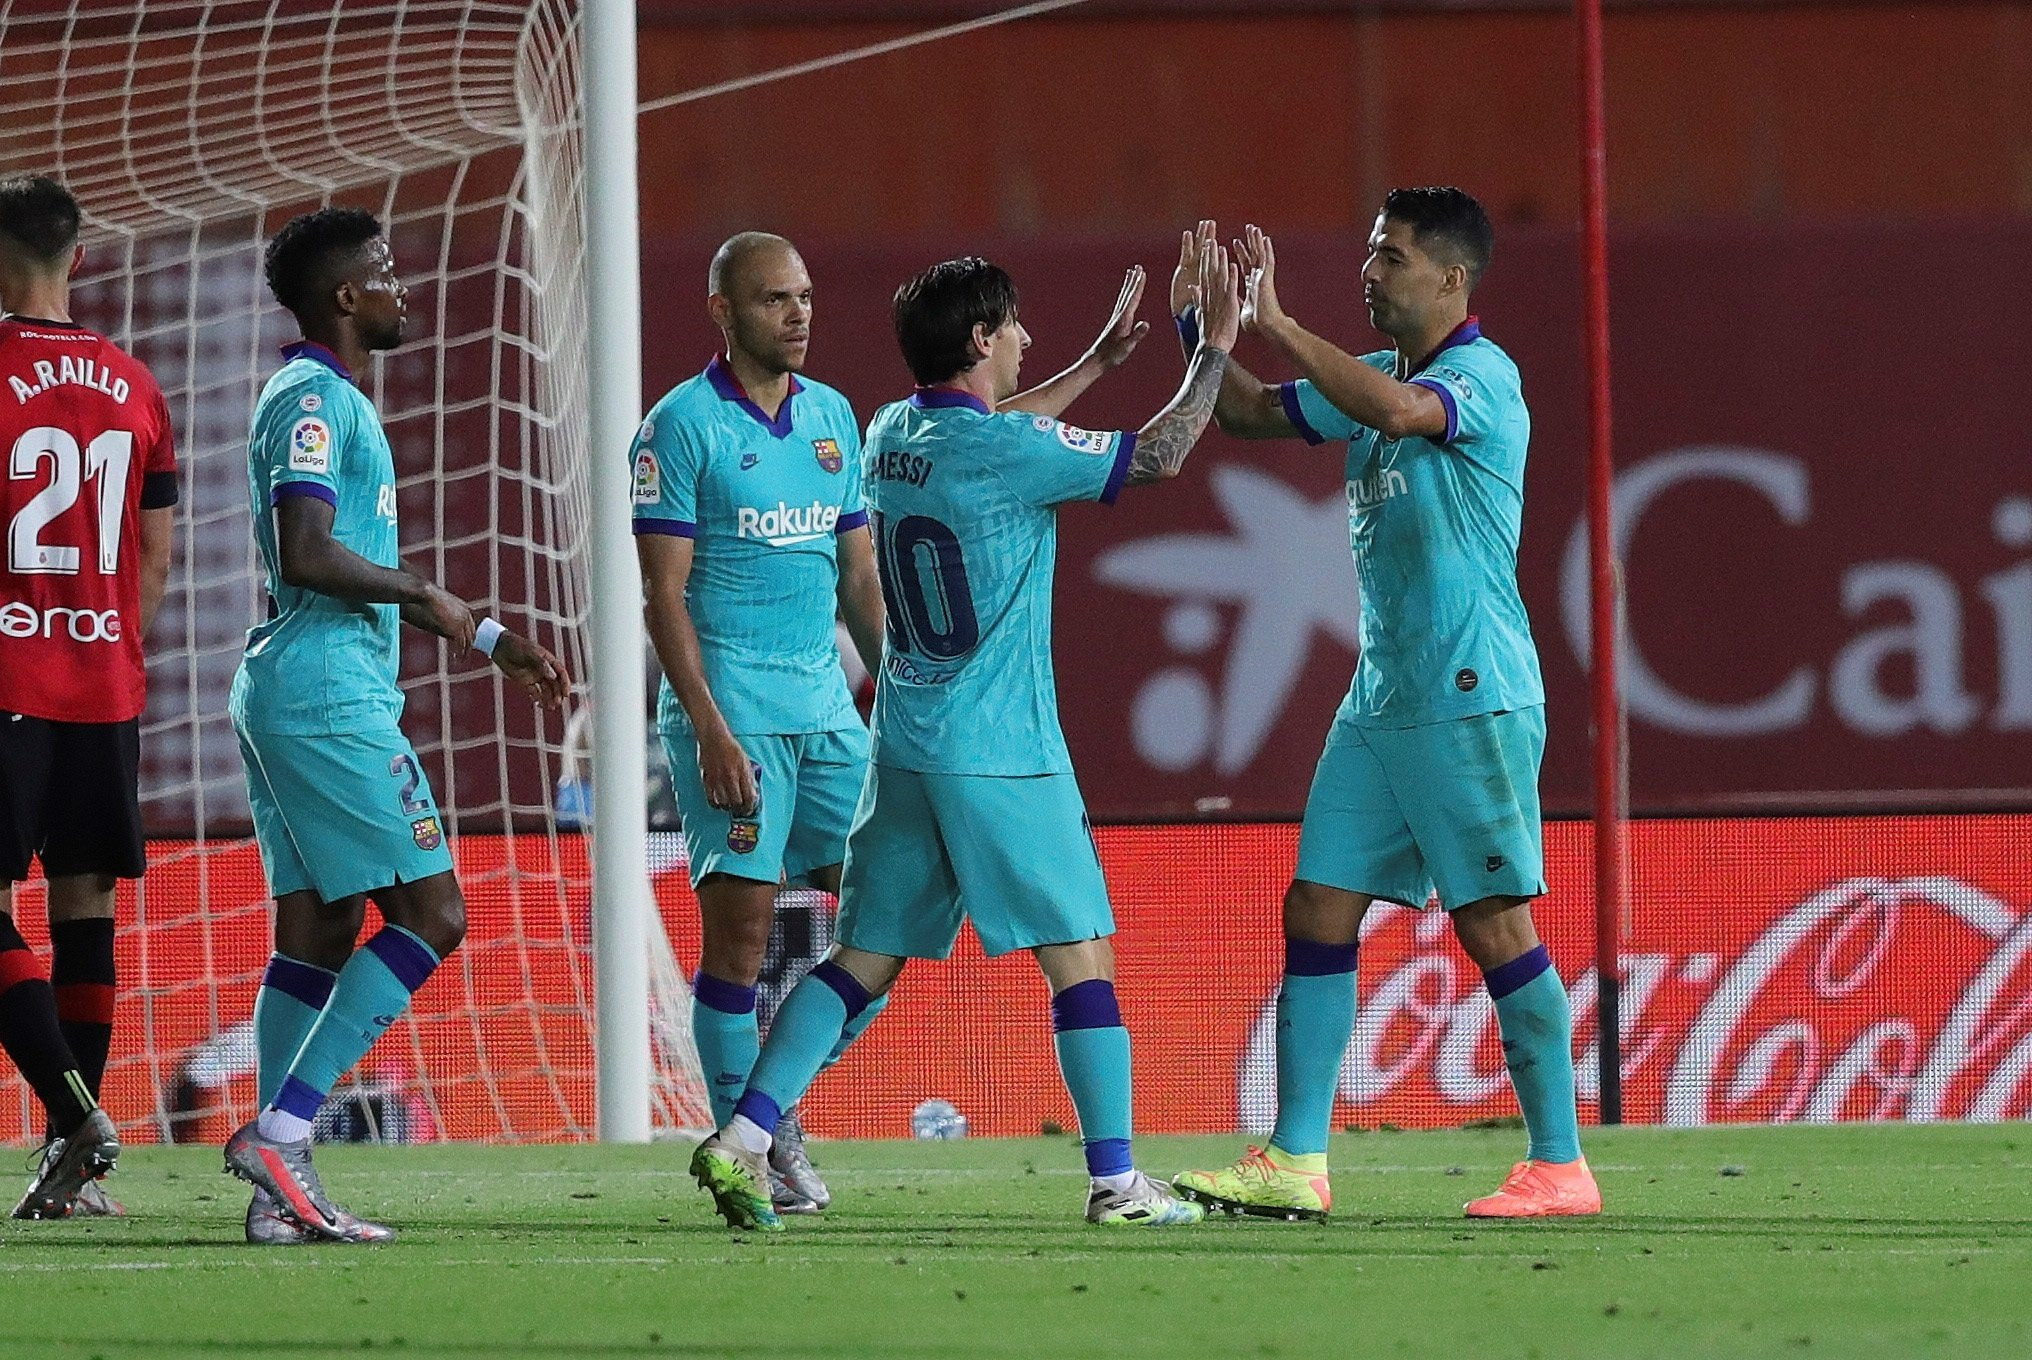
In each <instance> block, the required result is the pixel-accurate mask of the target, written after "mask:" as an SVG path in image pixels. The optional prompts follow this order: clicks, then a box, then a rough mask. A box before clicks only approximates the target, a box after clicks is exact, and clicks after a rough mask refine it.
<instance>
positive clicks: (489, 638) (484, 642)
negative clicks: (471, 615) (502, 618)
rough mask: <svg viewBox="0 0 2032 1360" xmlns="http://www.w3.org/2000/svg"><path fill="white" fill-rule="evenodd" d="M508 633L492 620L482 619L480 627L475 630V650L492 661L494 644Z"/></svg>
mask: <svg viewBox="0 0 2032 1360" xmlns="http://www.w3.org/2000/svg"><path fill="white" fill-rule="evenodd" d="M507 631H508V630H507V629H506V628H503V627H502V626H501V625H500V624H498V623H496V622H494V620H492V619H481V620H480V626H479V627H478V628H475V629H474V630H473V650H474V651H476V652H478V653H479V654H480V655H481V656H484V657H488V658H490V659H491V658H492V657H493V655H494V644H495V643H497V642H499V641H500V640H501V635H502V634H503V633H505V632H507Z"/></svg>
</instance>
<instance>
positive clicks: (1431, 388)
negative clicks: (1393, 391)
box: [1411, 378, 1460, 444]
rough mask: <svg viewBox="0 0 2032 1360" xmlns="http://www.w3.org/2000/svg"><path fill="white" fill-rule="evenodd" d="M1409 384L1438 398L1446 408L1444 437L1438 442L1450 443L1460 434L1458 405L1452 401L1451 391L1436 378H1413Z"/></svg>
mask: <svg viewBox="0 0 2032 1360" xmlns="http://www.w3.org/2000/svg"><path fill="white" fill-rule="evenodd" d="M1411 386H1413V387H1422V388H1424V389H1425V390H1426V391H1428V392H1431V393H1433V394H1434V395H1435V396H1437V397H1438V398H1439V404H1440V405H1441V406H1444V407H1445V408H1446V437H1445V438H1444V439H1442V440H1440V441H1439V442H1440V443H1442V444H1451V443H1453V441H1454V438H1455V436H1457V435H1458V434H1460V406H1459V404H1458V403H1457V402H1455V401H1454V397H1453V393H1452V392H1451V391H1449V390H1448V389H1447V385H1446V384H1445V383H1443V382H1441V381H1440V380H1439V379H1437V378H1413V379H1412V380H1411Z"/></svg>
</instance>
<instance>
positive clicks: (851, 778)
mask: <svg viewBox="0 0 2032 1360" xmlns="http://www.w3.org/2000/svg"><path fill="white" fill-rule="evenodd" d="M739 740H740V743H741V749H742V750H744V751H746V752H747V753H748V759H749V761H750V762H752V763H753V764H755V765H758V766H760V767H761V770H762V776H761V779H760V781H759V783H760V785H761V789H762V805H761V806H760V807H758V808H757V809H756V810H755V815H754V816H752V817H736V816H735V815H734V814H733V813H731V812H727V811H725V810H724V809H721V808H716V807H714V806H713V805H712V804H710V803H708V802H707V801H706V786H705V780H704V779H703V778H701V777H700V775H699V758H698V739H697V738H696V737H695V736H693V735H692V733H691V732H690V731H689V730H685V729H677V730H672V729H668V728H666V729H665V730H664V732H663V753H664V755H665V756H667V757H668V758H669V760H670V784H671V790H672V792H674V793H675V794H676V795H677V811H678V815H679V816H680V817H681V818H683V820H684V848H685V853H686V855H687V856H689V858H690V861H691V883H692V886H693V887H694V888H696V887H697V886H698V885H699V884H700V883H701V882H703V881H704V879H705V877H706V875H707V874H727V875H729V876H731V877H734V878H751V879H754V880H756V881H757V882H761V883H789V884H793V885H795V884H800V883H803V882H804V881H805V877H806V875H808V874H809V873H810V872H811V871H812V870H814V869H823V868H826V867H827V866H828V865H833V864H838V863H839V862H840V861H841V860H842V859H843V858H845V857H846V849H847V828H848V827H849V826H851V825H852V824H853V820H854V804H855V802H856V801H857V800H859V798H860V796H861V783H862V781H863V779H865V778H866V776H867V773H868V729H867V728H865V727H860V726H854V727H844V728H840V729H839V730H837V731H833V732H808V733H804V734H801V735H797V736H743V737H740V738H739Z"/></svg>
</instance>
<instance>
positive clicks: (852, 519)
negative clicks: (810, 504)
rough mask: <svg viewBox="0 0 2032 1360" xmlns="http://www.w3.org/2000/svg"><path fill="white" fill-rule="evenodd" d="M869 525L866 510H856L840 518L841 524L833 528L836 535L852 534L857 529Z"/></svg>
mask: <svg viewBox="0 0 2032 1360" xmlns="http://www.w3.org/2000/svg"><path fill="white" fill-rule="evenodd" d="M867 523H868V512H867V511H866V510H855V511H853V512H852V513H850V514H845V515H841V516H840V522H839V523H838V524H835V525H834V526H833V533H834V534H835V535H838V534H851V533H852V532H854V530H856V529H860V528H864V527H866V525H867Z"/></svg>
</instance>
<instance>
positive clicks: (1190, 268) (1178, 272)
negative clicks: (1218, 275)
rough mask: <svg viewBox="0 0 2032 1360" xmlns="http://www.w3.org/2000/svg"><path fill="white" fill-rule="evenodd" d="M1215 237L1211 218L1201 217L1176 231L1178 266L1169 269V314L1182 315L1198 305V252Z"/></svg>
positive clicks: (1211, 242)
mask: <svg viewBox="0 0 2032 1360" xmlns="http://www.w3.org/2000/svg"><path fill="white" fill-rule="evenodd" d="M1216 239H1217V237H1216V232H1215V227H1214V222H1213V219H1212V218H1210V217H1208V218H1202V219H1201V220H1200V224H1199V225H1198V226H1197V227H1195V228H1193V229H1192V230H1190V231H1182V232H1180V233H1178V268H1176V269H1174V270H1172V271H1171V314H1172V315H1173V316H1184V315H1185V309H1186V308H1188V307H1196V306H1198V305H1199V257H1200V253H1201V252H1202V251H1204V250H1205V249H1206V248H1207V247H1209V246H1211V245H1212V244H1213V243H1214V241H1215V240H1216Z"/></svg>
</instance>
